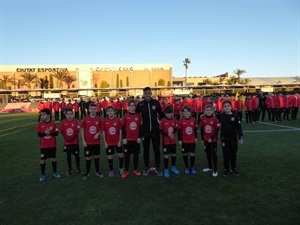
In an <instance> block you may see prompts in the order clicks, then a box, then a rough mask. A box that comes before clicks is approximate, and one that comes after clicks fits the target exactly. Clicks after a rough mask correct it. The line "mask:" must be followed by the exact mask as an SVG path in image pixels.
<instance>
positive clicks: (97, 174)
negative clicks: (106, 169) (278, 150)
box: [96, 172, 104, 178]
mask: <svg viewBox="0 0 300 225" xmlns="http://www.w3.org/2000/svg"><path fill="white" fill-rule="evenodd" d="M96 177H99V178H103V177H104V175H103V173H101V172H98V173H96Z"/></svg>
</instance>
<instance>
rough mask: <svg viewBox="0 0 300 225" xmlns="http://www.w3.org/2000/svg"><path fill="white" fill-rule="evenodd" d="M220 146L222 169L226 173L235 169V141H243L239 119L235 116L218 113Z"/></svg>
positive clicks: (236, 147) (236, 148)
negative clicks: (222, 161)
mask: <svg viewBox="0 0 300 225" xmlns="http://www.w3.org/2000/svg"><path fill="white" fill-rule="evenodd" d="M218 119H219V121H220V124H221V128H220V130H221V135H220V137H221V145H222V150H223V160H224V168H225V170H226V171H230V170H233V169H236V154H237V150H238V144H237V139H239V140H243V130H242V126H241V122H240V120H239V117H238V116H237V115H235V114H225V113H224V112H223V113H220V114H219V115H218ZM229 163H230V164H229Z"/></svg>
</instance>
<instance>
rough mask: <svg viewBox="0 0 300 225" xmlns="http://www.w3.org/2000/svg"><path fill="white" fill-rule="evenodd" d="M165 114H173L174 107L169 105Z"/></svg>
mask: <svg viewBox="0 0 300 225" xmlns="http://www.w3.org/2000/svg"><path fill="white" fill-rule="evenodd" d="M164 112H165V113H173V107H172V106H170V105H168V106H167V107H166V108H165V110H164Z"/></svg>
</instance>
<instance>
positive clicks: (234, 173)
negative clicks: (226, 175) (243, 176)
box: [231, 169, 240, 176]
mask: <svg viewBox="0 0 300 225" xmlns="http://www.w3.org/2000/svg"><path fill="white" fill-rule="evenodd" d="M231 173H232V175H234V176H239V175H240V174H239V172H238V171H237V170H236V169H233V170H231Z"/></svg>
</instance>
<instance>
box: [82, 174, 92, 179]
mask: <svg viewBox="0 0 300 225" xmlns="http://www.w3.org/2000/svg"><path fill="white" fill-rule="evenodd" d="M90 176H91V175H90V174H89V173H86V174H84V175H83V177H82V180H87V179H89V177H90Z"/></svg>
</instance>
